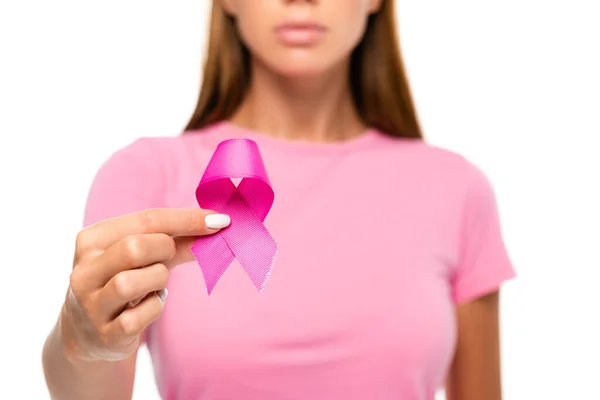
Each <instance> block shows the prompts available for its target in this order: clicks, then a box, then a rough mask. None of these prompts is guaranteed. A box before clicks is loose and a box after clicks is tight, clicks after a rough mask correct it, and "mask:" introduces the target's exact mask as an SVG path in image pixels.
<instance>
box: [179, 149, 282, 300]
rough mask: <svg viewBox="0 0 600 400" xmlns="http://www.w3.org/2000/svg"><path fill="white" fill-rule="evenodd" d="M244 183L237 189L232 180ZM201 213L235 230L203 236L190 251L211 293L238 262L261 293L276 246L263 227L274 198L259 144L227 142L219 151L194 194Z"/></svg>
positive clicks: (275, 252)
mask: <svg viewBox="0 0 600 400" xmlns="http://www.w3.org/2000/svg"><path fill="white" fill-rule="evenodd" d="M236 178H241V179H242V180H241V181H240V183H239V185H238V186H237V187H236V186H235V185H234V183H233V182H232V179H236ZM196 199H197V201H198V204H199V205H200V207H201V208H204V209H210V210H214V211H216V212H219V213H222V214H227V215H229V216H230V217H231V225H230V226H229V227H228V228H225V229H223V230H221V231H219V232H217V233H216V234H214V235H210V236H201V237H199V238H198V239H197V240H196V242H195V243H194V245H193V246H192V248H191V250H192V253H193V254H194V257H195V258H196V260H197V261H198V263H199V264H200V269H201V270H202V275H203V276H204V281H205V283H206V290H207V291H208V294H210V293H211V292H212V290H213V289H214V287H215V285H216V283H217V281H218V280H219V279H220V278H221V276H222V275H223V273H224V272H225V270H226V269H227V267H229V265H230V264H231V263H232V262H233V260H234V258H237V260H238V261H239V263H240V265H241V266H242V268H244V270H245V271H246V273H247V274H248V276H249V277H250V279H251V280H252V282H253V283H254V285H255V286H256V288H257V289H258V291H262V290H263V289H264V287H265V285H266V283H267V280H268V278H269V275H270V272H271V268H272V266H273V262H274V261H275V256H276V255H277V244H276V243H275V240H274V239H273V238H272V237H271V234H270V233H269V232H268V231H267V228H266V227H265V226H264V224H263V222H264V220H265V218H266V216H267V214H268V213H269V210H270V209H271V206H272V205H273V199H274V193H273V189H272V188H271V185H270V182H269V178H268V176H267V171H266V170H265V166H264V164H263V161H262V157H261V155H260V151H259V149H258V145H257V144H256V143H255V142H254V141H252V140H249V139H229V140H225V141H223V142H221V143H219V145H218V146H217V148H216V150H215V152H214V154H213V156H212V158H211V160H210V161H209V163H208V166H207V167H206V170H205V171H204V174H203V176H202V179H201V180H200V183H199V184H198V188H197V189H196Z"/></svg>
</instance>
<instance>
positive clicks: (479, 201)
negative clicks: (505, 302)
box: [446, 165, 515, 400]
mask: <svg viewBox="0 0 600 400" xmlns="http://www.w3.org/2000/svg"><path fill="white" fill-rule="evenodd" d="M468 172H469V173H468V174H467V176H468V177H469V179H468V185H467V190H466V193H465V198H464V208H463V213H462V225H461V236H460V241H459V243H460V251H459V258H458V262H457V264H456V268H455V271H454V276H453V279H452V292H453V298H454V302H455V305H456V319H457V321H456V323H457V330H458V336H457V343H456V350H455V354H454V359H453V362H452V365H451V366H450V370H449V374H448V377H447V382H446V397H447V400H501V398H502V394H501V380H500V339H499V336H500V335H499V321H498V319H499V318H498V317H499V310H498V308H499V305H498V303H499V292H500V286H501V285H502V284H503V283H504V282H505V281H507V280H509V279H512V278H514V277H515V270H514V268H513V265H512V262H511V260H510V258H509V256H508V252H507V249H506V247H505V244H504V240H503V237H502V230H501V226H500V216H499V212H498V209H497V204H496V198H495V194H494V190H493V188H492V186H491V183H490V182H489V180H488V179H487V177H486V176H485V175H484V174H483V172H482V171H481V170H479V169H478V168H476V167H474V166H472V165H470V168H469V171H468Z"/></svg>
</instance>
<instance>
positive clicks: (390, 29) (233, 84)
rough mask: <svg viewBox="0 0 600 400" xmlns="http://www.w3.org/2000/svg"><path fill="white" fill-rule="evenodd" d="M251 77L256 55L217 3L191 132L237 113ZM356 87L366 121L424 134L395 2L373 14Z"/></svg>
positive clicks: (355, 61)
mask: <svg viewBox="0 0 600 400" xmlns="http://www.w3.org/2000/svg"><path fill="white" fill-rule="evenodd" d="M250 79H251V71H250V53H249V51H248V49H247V48H246V47H245V46H244V44H243V43H242V41H241V39H240V36H239V34H238V32H237V28H236V26H235V22H234V20H233V18H232V17H230V16H229V15H228V14H227V13H226V12H225V10H224V9H223V7H222V6H221V5H220V3H219V1H213V4H212V12H211V20H210V34H209V40H208V53H207V57H206V60H205V65H204V71H203V74H202V86H201V89H200V94H199V96H198V102H197V105H196V109H195V111H194V113H193V115H192V117H191V118H190V121H189V122H188V124H187V127H186V128H185V131H190V130H196V129H201V128H203V127H206V126H208V125H210V124H213V123H216V122H219V121H222V120H225V119H227V118H229V117H231V116H232V114H233V113H234V112H235V111H236V109H237V108H238V107H239V106H240V104H241V103H242V101H243V99H244V96H245V95H246V93H247V91H248V88H249V86H250ZM350 87H351V91H352V96H353V98H354V103H355V106H356V110H357V112H358V115H359V117H360V118H361V119H362V121H363V122H364V123H365V124H367V125H368V126H370V127H372V128H376V129H378V130H380V131H381V132H383V133H385V134H388V135H390V136H395V137H403V138H411V139H421V138H422V137H423V136H422V132H421V128H420V125H419V121H418V117H417V113H416V110H415V105H414V102H413V99H412V94H411V90H410V86H409V84H408V78H407V76H406V70H405V67H404V62H403V59H402V55H401V51H400V44H399V43H398V32H397V28H396V18H395V7H394V1H393V0H383V3H382V5H381V7H380V9H379V11H378V12H377V13H374V14H372V15H371V16H370V17H369V21H368V24H367V27H366V30H365V34H364V36H363V38H362V40H361V41H360V43H359V44H358V45H357V47H356V48H355V49H354V50H353V52H352V55H351V61H350Z"/></svg>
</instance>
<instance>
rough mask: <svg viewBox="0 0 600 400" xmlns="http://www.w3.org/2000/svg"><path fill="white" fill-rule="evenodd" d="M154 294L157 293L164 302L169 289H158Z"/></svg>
mask: <svg viewBox="0 0 600 400" xmlns="http://www.w3.org/2000/svg"><path fill="white" fill-rule="evenodd" d="M156 294H157V295H158V297H160V301H162V302H163V303H164V302H165V300H167V295H168V294H169V290H168V289H167V288H164V289H160V290H159V291H158V292H156Z"/></svg>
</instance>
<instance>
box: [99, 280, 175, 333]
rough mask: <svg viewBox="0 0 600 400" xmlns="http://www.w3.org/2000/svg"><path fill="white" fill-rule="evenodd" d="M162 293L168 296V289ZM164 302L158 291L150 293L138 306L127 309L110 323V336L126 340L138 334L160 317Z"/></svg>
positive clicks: (108, 329)
mask: <svg viewBox="0 0 600 400" xmlns="http://www.w3.org/2000/svg"><path fill="white" fill-rule="evenodd" d="M162 295H163V297H166V291H164V292H163V293H162ZM163 304H164V300H163V299H161V297H160V296H159V294H158V293H156V292H152V293H149V294H148V295H147V296H146V297H144V299H143V300H142V301H140V303H139V304H138V305H137V306H135V307H131V308H127V309H125V310H124V311H123V312H122V313H121V314H120V315H119V316H118V317H117V318H115V319H114V320H113V321H111V322H110V323H109V324H108V326H107V333H108V336H109V337H113V338H119V339H120V340H119V341H124V342H126V341H127V340H129V339H130V338H132V337H136V336H138V335H139V334H140V333H141V332H142V331H143V330H144V329H146V327H147V326H148V325H150V324H151V323H152V322H154V321H156V320H157V319H158V317H159V316H160V314H161V312H162V310H163Z"/></svg>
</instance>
